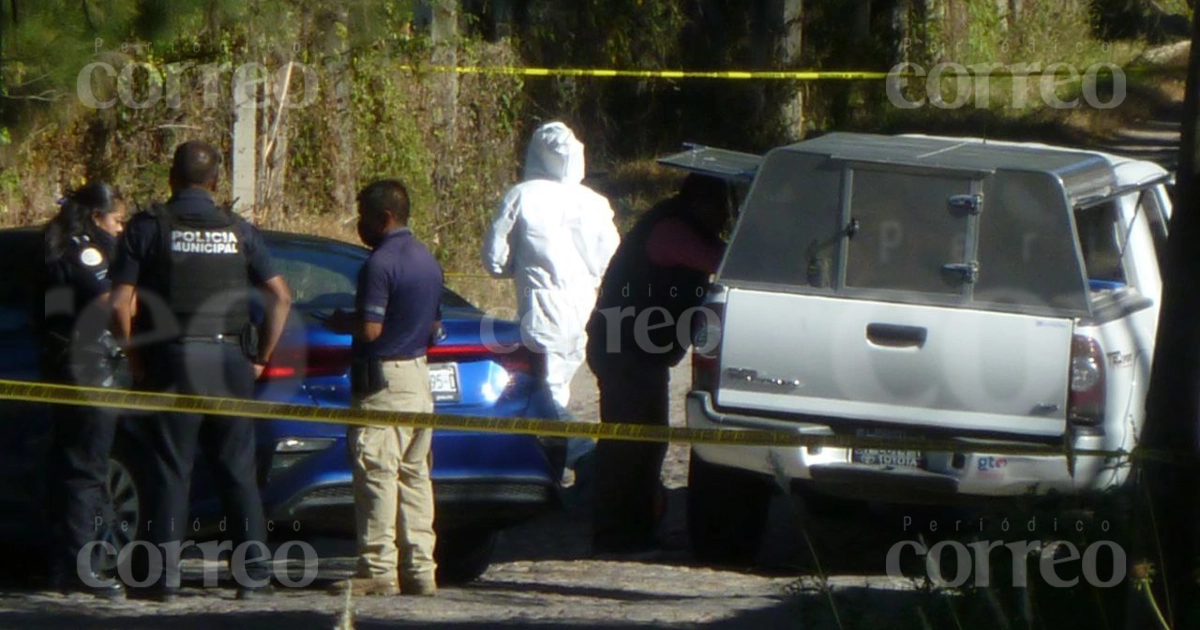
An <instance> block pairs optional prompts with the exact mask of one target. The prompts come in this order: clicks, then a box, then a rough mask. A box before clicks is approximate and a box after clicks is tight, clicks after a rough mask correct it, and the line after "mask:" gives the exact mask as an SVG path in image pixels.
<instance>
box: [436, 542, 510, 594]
mask: <svg viewBox="0 0 1200 630" xmlns="http://www.w3.org/2000/svg"><path fill="white" fill-rule="evenodd" d="M497 537H498V536H497V532H495V531H493V530H475V529H470V530H453V531H448V532H444V533H439V534H438V541H437V548H436V549H435V550H434V559H435V560H437V565H438V567H437V581H438V583H439V584H466V583H467V582H470V581H472V580H475V579H476V578H478V577H479V576H481V575H483V572H484V571H487V568H488V566H489V565H490V564H491V563H492V550H493V549H495V547H496V538H497Z"/></svg>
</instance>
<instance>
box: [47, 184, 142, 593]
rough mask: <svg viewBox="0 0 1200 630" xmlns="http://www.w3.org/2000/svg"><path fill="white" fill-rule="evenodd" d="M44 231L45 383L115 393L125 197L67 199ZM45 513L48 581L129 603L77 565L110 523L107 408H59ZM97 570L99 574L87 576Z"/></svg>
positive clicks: (112, 417)
mask: <svg viewBox="0 0 1200 630" xmlns="http://www.w3.org/2000/svg"><path fill="white" fill-rule="evenodd" d="M59 203H60V206H61V207H60V208H59V211H58V213H57V214H56V215H55V216H54V218H53V219H51V220H50V222H49V223H47V224H46V226H45V228H44V230H43V244H44V247H45V256H44V262H45V267H44V276H43V278H42V280H43V282H44V288H45V290H46V295H45V301H44V306H45V311H43V312H42V315H43V317H42V318H41V320H40V324H41V334H42V357H41V359H42V361H41V369H42V378H43V379H45V380H46V381H49V382H53V383H60V384H66V385H84V386H92V387H112V386H114V385H118V384H119V383H118V381H119V380H121V373H122V369H121V353H120V350H119V348H118V346H117V345H116V343H115V340H114V338H113V336H112V333H111V332H110V330H109V325H110V323H111V310H110V309H109V308H108V298H109V294H110V291H111V288H112V286H111V282H110V281H109V278H108V264H109V261H110V260H111V259H112V256H113V252H114V250H115V248H116V242H117V236H118V235H119V234H120V233H121V230H122V229H123V223H124V220H125V216H126V204H125V200H124V198H123V197H122V196H121V193H120V191H118V190H117V189H116V188H113V187H112V186H109V185H108V184H104V183H98V182H97V183H91V184H88V185H86V186H84V187H82V188H80V189H79V190H76V191H74V192H71V193H69V194H67V196H66V197H65V198H63V199H62V200H61V201H60V202H59ZM52 414H53V421H54V429H53V434H52V435H53V437H52V438H51V439H52V446H51V451H50V460H49V468H50V475H49V477H50V482H49V484H48V488H47V496H46V498H47V513H48V514H49V515H50V518H51V527H52V530H53V532H54V539H55V542H54V547H53V549H54V553H53V557H52V563H53V564H52V566H51V576H52V577H53V581H54V583H55V587H57V588H59V589H61V590H62V591H63V592H66V593H69V592H85V593H90V594H93V595H96V596H98V597H104V598H109V599H119V598H122V597H124V589H123V588H122V586H121V585H120V584H119V583H116V582H111V583H109V584H108V585H106V586H92V585H91V584H89V582H90V583H93V584H94V583H97V582H98V581H99V580H96V579H89V578H95V577H96V575H95V574H96V573H97V571H98V567H97V566H95V565H94V564H93V558H92V557H91V556H90V555H89V557H88V558H82V559H81V558H80V554H81V553H83V552H84V550H85V548H86V547H88V544H89V543H91V542H93V541H94V540H97V534H103V533H104V531H105V530H104V528H103V527H97V526H96V523H97V520H96V519H97V518H99V519H101V520H100V521H99V522H100V523H101V524H102V525H104V526H107V525H109V524H111V523H112V521H113V518H112V515H111V514H110V511H111V499H110V497H109V496H108V484H107V481H108V458H109V451H110V450H112V445H113V439H114V437H115V435H116V430H117V419H118V413H117V410H115V409H109V408H103V407H88V406H72V405H56V406H55V407H54V408H53V411H52ZM88 572H91V573H92V574H93V575H90V576H89V575H86V574H87V573H88Z"/></svg>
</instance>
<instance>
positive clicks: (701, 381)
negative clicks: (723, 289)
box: [692, 303, 725, 394]
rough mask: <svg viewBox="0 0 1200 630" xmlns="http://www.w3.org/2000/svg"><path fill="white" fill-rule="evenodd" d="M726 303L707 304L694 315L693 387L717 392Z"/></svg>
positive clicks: (712, 392) (713, 392)
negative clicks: (722, 321)
mask: <svg viewBox="0 0 1200 630" xmlns="http://www.w3.org/2000/svg"><path fill="white" fill-rule="evenodd" d="M724 316H725V305H724V304H721V303H710V304H705V305H704V306H702V307H700V309H698V310H697V311H696V313H695V314H694V315H692V389H693V390H702V391H706V392H709V393H711V394H716V392H717V386H718V384H719V380H720V379H719V375H720V369H721V320H722V319H724Z"/></svg>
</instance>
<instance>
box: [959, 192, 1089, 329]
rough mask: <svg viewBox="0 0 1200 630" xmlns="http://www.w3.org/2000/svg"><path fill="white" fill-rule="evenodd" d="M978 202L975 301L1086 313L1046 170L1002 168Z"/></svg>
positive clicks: (1079, 272) (1067, 230)
mask: <svg viewBox="0 0 1200 630" xmlns="http://www.w3.org/2000/svg"><path fill="white" fill-rule="evenodd" d="M983 207H984V209H983V213H982V214H981V215H980V217H979V283H978V284H977V285H976V286H975V292H974V300H975V301H976V302H977V303H986V304H992V305H995V306H997V307H1006V308H1015V309H1017V310H1021V311H1028V310H1037V311H1050V312H1053V311H1059V310H1061V309H1066V310H1070V311H1074V312H1081V313H1085V312H1087V310H1088V292H1087V291H1088V290H1087V284H1086V282H1085V273H1084V270H1083V269H1082V268H1081V266H1080V262H1081V260H1080V258H1081V256H1080V253H1079V252H1078V250H1077V249H1076V241H1075V234H1074V232H1073V231H1072V225H1071V214H1070V212H1071V211H1070V208H1069V207H1068V205H1067V199H1066V197H1065V195H1064V193H1063V189H1062V184H1061V183H1060V182H1059V181H1057V179H1056V178H1055V177H1054V176H1052V175H1048V174H1045V173H1036V172H1018V171H1002V172H1000V173H997V174H996V176H994V177H991V178H988V183H987V186H986V187H985V189H984V206H983ZM1097 243H1099V241H1097ZM1097 247H1099V245H1097ZM1097 253H1098V254H1099V250H1097ZM1101 258H1103V256H1102V255H1101V256H1100V258H1097V261H1096V262H1097V264H1099V263H1100V260H1101Z"/></svg>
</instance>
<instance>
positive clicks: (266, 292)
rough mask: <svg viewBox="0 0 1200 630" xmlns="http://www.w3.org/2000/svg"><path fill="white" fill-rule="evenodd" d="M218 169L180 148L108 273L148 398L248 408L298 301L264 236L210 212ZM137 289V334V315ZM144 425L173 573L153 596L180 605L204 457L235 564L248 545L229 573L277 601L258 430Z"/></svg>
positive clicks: (249, 425)
mask: <svg viewBox="0 0 1200 630" xmlns="http://www.w3.org/2000/svg"><path fill="white" fill-rule="evenodd" d="M220 163H221V160H220V156H219V154H218V153H217V151H216V149H214V148H213V147H212V146H210V145H208V144H206V143H203V142H197V141H192V142H185V143H184V144H182V145H180V146H179V147H178V148H177V149H176V151H175V155H174V160H173V162H172V165H171V172H170V184H171V192H172V196H171V199H170V200H169V201H168V202H167V203H166V204H165V205H164V206H159V207H157V208H155V209H154V210H153V211H151V212H146V213H139V214H138V215H137V216H136V217H134V219H133V220H132V221H131V222H130V225H129V229H128V230H127V231H126V233H125V235H124V237H123V238H122V241H121V246H120V247H119V248H118V251H117V256H116V259H115V261H114V264H113V269H112V273H111V275H112V282H113V307H114V309H115V311H116V321H117V328H118V331H117V332H118V336H119V337H120V338H121V340H122V341H123V342H125V343H128V342H130V341H133V343H132V344H129V347H130V349H131V350H130V352H131V355H130V356H131V359H136V361H134V367H135V372H138V373H142V374H144V378H143V379H142V382H143V384H144V386H145V387H146V388H148V389H153V390H163V391H173V392H176V393H180V394H191V395H201V396H222V397H233V398H247V399H248V398H252V397H253V396H254V381H255V379H256V378H257V377H259V376H261V374H262V371H263V369H264V367H265V365H266V364H267V363H268V362H269V361H270V359H271V354H272V352H274V349H275V346H276V344H277V342H278V341H279V337H280V335H281V334H282V331H283V326H284V322H285V320H286V319H287V313H288V309H289V308H290V304H291V295H290V292H289V290H288V288H287V284H286V283H285V282H284V280H283V277H282V276H280V275H279V274H278V273H276V272H275V271H274V270H273V269H272V264H271V259H270V256H269V254H268V252H267V248H266V245H265V244H264V242H263V239H262V236H261V235H260V234H259V232H258V230H257V229H255V228H254V226H252V225H251V224H250V223H248V222H246V221H245V220H243V219H241V218H240V217H237V216H236V215H235V214H233V213H232V212H230V211H229V210H228V209H226V208H219V207H218V206H217V205H216V204H215V203H214V202H213V198H212V193H213V192H214V191H215V190H216V185H217V179H218V173H219V169H220ZM135 287H136V296H137V300H138V303H139V306H138V315H137V321H136V327H135V326H134V318H133V314H132V312H131V309H130V308H129V306H130V304H132V299H133V298H134V296H135ZM255 288H257V289H259V290H260V291H261V294H262V295H263V297H264V300H265V309H264V318H263V321H262V324H261V327H256V326H254V325H253V324H252V323H251V318H250V305H249V301H248V298H249V296H250V294H251V291H252V290H253V289H255ZM135 333H136V336H134V335H135ZM138 425H139V427H144V429H145V431H146V436H145V437H146V438H147V441H148V442H149V444H151V445H152V447H153V448H152V451H153V452H152V454H151V455H152V456H151V458H150V460H151V461H150V467H151V470H152V476H153V479H152V480H151V481H152V483H151V489H150V491H149V494H150V496H149V505H148V507H149V510H148V511H147V513H146V521H148V523H147V525H148V527H147V528H146V530H145V539H146V540H147V542H150V543H151V544H153V545H155V546H156V548H157V549H159V550H160V551H162V552H163V555H162V558H163V560H164V567H165V573H164V575H163V576H162V577H161V578H160V579H159V580H158V582H157V584H156V585H155V586H153V587H152V588H150V589H149V591H148V592H147V593H146V594H147V595H148V596H149V597H150V598H152V599H158V600H160V601H171V600H173V599H174V598H175V594H176V589H177V588H178V586H179V576H178V571H179V565H178V555H177V550H178V547H175V548H174V549H175V550H176V552H175V554H174V555H173V554H172V553H171V544H172V543H178V542H180V541H184V540H186V539H187V538H188V537H189V534H190V532H191V531H192V529H191V528H192V524H191V522H189V521H188V517H189V515H188V494H189V488H190V484H191V473H192V464H193V461H194V459H195V456H196V451H197V448H200V449H201V450H202V451H203V453H204V455H205V458H206V460H207V463H208V465H209V468H210V470H211V471H212V476H213V478H214V481H215V483H216V486H217V489H218V492H219V493H220V495H221V501H222V505H223V507H224V510H225V514H224V517H225V519H226V520H227V522H228V523H229V524H230V525H229V526H228V528H227V529H226V531H227V533H228V534H229V535H230V537H231V539H232V540H231V541H230V542H231V543H232V544H233V546H234V550H235V553H234V554H233V556H232V557H233V558H237V557H238V556H239V554H238V553H236V551H237V550H238V548H239V547H240V546H242V545H245V547H244V550H245V551H246V553H245V556H244V557H245V558H246V563H245V565H244V566H236V565H235V566H232V567H231V568H232V572H233V576H234V578H235V580H236V581H237V583H238V597H239V598H243V599H244V598H248V597H253V596H256V595H263V594H268V593H270V592H271V591H272V590H273V589H272V586H271V583H270V577H271V576H270V565H269V560H270V555H269V552H268V550H267V548H266V546H265V542H266V538H267V531H266V521H265V518H264V514H263V508H262V501H261V498H260V496H259V491H258V483H257V474H256V469H257V466H256V462H255V445H254V426H253V422H252V421H251V420H250V419H249V418H236V417H225V416H201V415H198V414H184V413H175V414H165V415H164V416H163V417H162V418H161V419H159V420H157V421H147V422H140V423H138ZM260 543H261V544H260ZM148 566H149V567H153V566H154V565H153V564H150V565H148ZM136 568H137V567H136V564H135V569H136ZM138 579H139V580H141V579H144V578H143V577H139V578H138Z"/></svg>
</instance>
